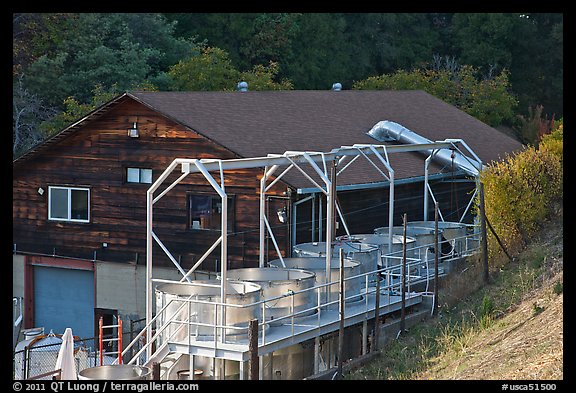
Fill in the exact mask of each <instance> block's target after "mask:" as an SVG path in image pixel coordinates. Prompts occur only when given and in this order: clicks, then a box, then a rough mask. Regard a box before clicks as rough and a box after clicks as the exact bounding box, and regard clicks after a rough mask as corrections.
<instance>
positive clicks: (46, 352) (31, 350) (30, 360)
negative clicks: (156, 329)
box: [12, 320, 145, 380]
mask: <svg viewBox="0 0 576 393" xmlns="http://www.w3.org/2000/svg"><path fill="white" fill-rule="evenodd" d="M144 321H145V320H136V321H132V320H131V321H130V325H129V330H124V331H123V332H122V333H123V337H124V338H125V341H124V346H126V345H128V344H129V343H130V342H131V341H132V339H133V338H135V337H136V335H137V334H138V333H139V332H140V331H141V329H142V327H143V323H144ZM127 327H128V326H127ZM42 337H49V335H46V336H44V335H43V336H42ZM103 338H104V339H106V338H112V335H111V334H110V335H104V336H103ZM22 343H23V342H21V343H19V345H17V346H16V350H15V351H14V356H13V362H12V364H13V375H12V376H13V379H17V380H22V379H31V378H35V377H37V376H39V375H41V374H46V373H50V372H53V371H54V369H55V366H56V359H57V358H58V352H59V351H60V347H61V342H57V343H49V344H41V343H40V340H36V341H35V340H30V343H29V344H24V345H22ZM99 343H100V340H99V337H98V336H96V337H92V338H86V339H77V338H75V339H74V360H75V363H76V371H77V372H78V373H79V372H80V371H82V370H84V369H86V368H90V367H96V366H101V365H110V364H112V363H113V362H114V361H115V360H116V358H117V355H106V353H111V352H116V351H117V342H113V341H112V342H104V343H103V351H102V361H101V360H100V348H99ZM36 344H38V345H36ZM139 349H140V346H139V345H138V344H136V345H135V346H134V347H133V348H131V349H130V351H128V353H127V354H125V355H124V356H123V363H127V362H128V361H130V359H131V358H132V356H133V355H134V354H136V352H137V351H138V350H139ZM38 379H46V380H50V379H52V376H50V375H48V376H46V377H41V378H38Z"/></svg>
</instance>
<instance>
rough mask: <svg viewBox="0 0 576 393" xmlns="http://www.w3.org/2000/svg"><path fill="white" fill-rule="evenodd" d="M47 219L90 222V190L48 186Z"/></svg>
mask: <svg viewBox="0 0 576 393" xmlns="http://www.w3.org/2000/svg"><path fill="white" fill-rule="evenodd" d="M48 219H49V220H55V221H73V222H90V189H89V188H80V187H59V186H49V187H48Z"/></svg>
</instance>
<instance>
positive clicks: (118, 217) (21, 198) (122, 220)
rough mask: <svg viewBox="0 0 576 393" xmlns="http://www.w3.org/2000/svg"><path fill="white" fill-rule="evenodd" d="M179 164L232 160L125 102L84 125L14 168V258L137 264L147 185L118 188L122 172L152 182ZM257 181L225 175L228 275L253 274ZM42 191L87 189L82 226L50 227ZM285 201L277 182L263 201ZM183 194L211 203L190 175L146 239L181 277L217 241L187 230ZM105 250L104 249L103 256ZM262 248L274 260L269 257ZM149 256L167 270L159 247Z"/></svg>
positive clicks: (161, 205)
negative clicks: (138, 170) (231, 205)
mask: <svg viewBox="0 0 576 393" xmlns="http://www.w3.org/2000/svg"><path fill="white" fill-rule="evenodd" d="M135 121H136V122H137V123H138V128H139V130H140V137H139V138H130V137H128V135H127V130H128V128H129V127H130V126H131V125H132V122H135ZM177 157H182V158H222V159H229V158H234V157H235V155H234V154H233V153H232V152H230V151H228V150H226V149H225V148H223V147H221V146H220V145H218V144H216V143H214V142H211V141H209V140H207V139H206V138H204V137H202V136H201V135H199V134H197V133H195V132H193V131H190V130H188V129H186V128H184V127H183V126H180V125H179V124H177V123H175V122H172V121H170V120H169V119H167V118H165V117H164V116H162V115H160V114H159V113H157V112H156V111H154V110H151V109H149V108H147V107H145V106H143V105H141V104H140V103H137V102H135V101H133V100H132V99H129V98H126V99H124V101H122V102H120V103H119V104H118V105H117V106H116V107H114V108H112V109H110V110H109V112H108V113H106V114H104V115H103V116H102V117H100V118H99V119H96V120H94V121H91V122H88V123H87V124H86V125H85V126H83V127H82V128H79V129H78V130H76V131H74V132H73V133H71V134H70V135H69V136H68V137H66V138H63V139H62V140H61V141H59V142H58V143H54V144H53V145H52V146H50V147H48V148H46V149H44V150H43V151H41V152H39V153H37V154H35V155H34V156H32V157H29V158H27V159H26V160H25V161H23V162H21V163H18V164H17V165H15V166H14V170H13V194H12V195H13V243H14V244H15V247H16V250H17V251H21V252H26V253H39V254H46V255H57V256H67V257H75V258H83V259H93V258H94V257H95V258H96V259H98V260H106V261H117V262H137V263H140V264H142V263H145V247H146V191H147V189H148V188H149V185H148V184H129V183H126V179H125V171H126V167H142V168H151V169H152V170H153V179H154V180H155V179H157V178H158V176H159V175H160V174H161V173H162V172H163V171H164V170H165V168H166V167H167V166H168V165H169V164H170V163H171V162H172V160H173V159H174V158H177ZM261 173H262V170H260V169H256V170H238V171H234V172H232V171H226V173H225V178H226V181H225V187H226V192H227V193H228V194H230V195H233V196H234V199H235V223H234V228H233V234H230V236H229V249H228V254H229V268H235V267H244V266H257V260H258V245H259V232H258V228H259V221H258V211H259V185H260V183H259V178H260V176H261ZM179 175H180V173H179V172H178V171H175V172H174V173H173V174H172V175H171V176H170V177H169V179H168V180H167V181H166V182H165V183H164V184H165V185H168V184H170V183H171V182H172V181H173V180H175V179H176V178H177V177H178V176H179ZM215 177H217V176H215ZM50 185H58V186H75V187H77V186H80V187H87V188H89V189H90V222H89V223H72V222H59V221H50V220H48V186H50ZM39 188H42V189H44V191H45V192H44V194H43V195H40V194H39V193H38V189H39ZM285 191H287V187H286V184H284V183H282V182H278V183H277V184H276V186H275V187H274V189H273V190H271V191H269V193H268V194H269V195H278V196H284V192H285ZM187 192H206V193H212V194H214V195H216V193H215V191H214V190H213V189H212V187H210V185H209V184H208V182H207V181H206V180H205V179H204V177H203V176H202V175H197V174H194V175H189V176H188V177H187V178H186V179H184V181H182V182H181V183H180V184H179V185H178V186H176V187H175V188H174V189H173V190H171V191H170V192H169V193H167V194H166V196H164V197H163V198H162V199H160V200H159V201H158V203H157V204H156V205H155V207H154V232H155V233H156V234H157V235H158V237H159V238H160V239H161V241H162V242H163V243H164V244H165V245H166V246H167V248H168V249H169V250H170V252H171V253H172V255H173V256H174V257H175V258H176V259H179V260H180V262H181V264H182V265H183V266H184V267H189V266H192V264H193V263H194V261H196V260H197V259H198V258H199V257H200V256H201V255H202V254H204V252H205V251H206V250H207V249H208V248H209V247H210V245H211V244H212V243H213V242H214V241H215V240H216V239H217V238H218V237H219V236H220V231H207V230H190V229H188V228H187V201H186V193H187ZM157 194H158V192H157V193H156V195H157ZM274 203H275V205H274V207H272V206H271V207H270V211H271V212H272V213H273V214H271V215H270V218H269V219H270V221H271V222H275V223H276V224H277V225H278V224H279V223H278V222H277V218H276V214H275V210H272V209H276V208H277V207H276V205H278V201H275V202H274ZM281 203H287V202H286V201H281ZM275 218H276V221H274V220H275ZM275 234H276V236H277V237H278V239H279V244H280V246H281V247H283V248H284V249H285V248H286V246H287V244H288V243H287V242H288V239H289V236H288V226H287V225H280V226H279V227H278V228H277V230H276V231H275ZM103 243H107V245H108V247H107V248H104V247H103V246H102V245H103ZM269 248H270V251H271V252H272V251H273V247H272V246H270V247H269ZM283 251H284V250H283ZM154 254H155V257H154V264H155V265H157V264H158V265H166V266H171V265H172V263H171V262H170V261H169V259H168V258H167V257H166V256H165V254H164V252H163V251H162V250H161V249H160V248H159V247H158V246H155V247H154ZM271 254H274V255H275V253H271ZM219 257H220V254H219V248H218V249H216V250H215V251H214V252H213V253H212V254H211V257H210V258H209V259H208V260H207V261H206V263H205V265H204V266H202V268H205V269H211V270H213V269H214V268H215V267H216V266H217V260H219ZM218 263H219V262H218Z"/></svg>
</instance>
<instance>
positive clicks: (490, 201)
mask: <svg viewBox="0 0 576 393" xmlns="http://www.w3.org/2000/svg"><path fill="white" fill-rule="evenodd" d="M562 128H563V127H560V131H558V130H556V131H555V132H553V133H552V134H550V135H549V136H546V137H545V138H544V139H543V140H542V143H541V146H540V149H536V148H534V147H532V146H528V147H526V148H525V149H524V150H522V151H521V152H519V153H516V154H514V155H509V156H508V157H507V158H506V159H504V160H502V161H499V162H495V163H493V164H491V165H489V166H488V167H487V168H486V169H484V170H483V171H482V173H481V174H480V181H482V183H483V184H484V200H485V207H486V217H487V218H488V220H489V222H490V223H491V225H492V227H493V228H494V230H495V231H496V233H498V236H499V237H500V239H501V240H502V241H503V243H504V245H505V246H506V248H507V249H508V251H509V252H517V251H519V249H520V248H521V247H523V245H524V244H526V241H527V240H528V239H529V237H530V236H532V235H533V234H534V233H535V232H536V230H537V229H538V227H539V224H540V223H541V222H542V221H543V220H544V219H545V218H547V217H548V216H549V214H550V212H551V211H552V208H553V206H554V205H555V203H556V202H557V201H559V200H560V199H561V197H562V192H563V179H562ZM488 247H489V254H490V256H491V257H492V258H494V257H496V256H498V255H499V254H500V250H499V246H498V244H497V242H496V241H495V239H493V238H492V234H491V233H490V232H489V233H488Z"/></svg>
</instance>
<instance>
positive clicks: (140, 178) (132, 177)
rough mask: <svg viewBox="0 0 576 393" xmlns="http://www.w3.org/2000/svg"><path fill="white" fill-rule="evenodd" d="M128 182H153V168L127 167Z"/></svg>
mask: <svg viewBox="0 0 576 393" xmlns="http://www.w3.org/2000/svg"><path fill="white" fill-rule="evenodd" d="M126 183H144V184H152V169H149V168H126Z"/></svg>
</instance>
